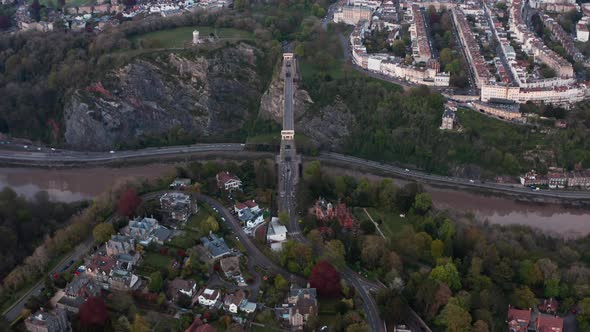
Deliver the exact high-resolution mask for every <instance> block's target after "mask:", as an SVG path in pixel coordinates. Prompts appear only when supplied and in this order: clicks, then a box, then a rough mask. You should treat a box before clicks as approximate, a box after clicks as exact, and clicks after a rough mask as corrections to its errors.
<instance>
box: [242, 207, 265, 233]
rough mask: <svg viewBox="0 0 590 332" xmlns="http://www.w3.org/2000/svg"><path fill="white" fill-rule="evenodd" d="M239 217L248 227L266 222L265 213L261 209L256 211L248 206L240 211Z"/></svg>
mask: <svg viewBox="0 0 590 332" xmlns="http://www.w3.org/2000/svg"><path fill="white" fill-rule="evenodd" d="M238 219H239V220H240V222H241V223H242V224H243V225H244V226H246V227H247V228H254V227H256V226H258V225H260V224H262V223H263V222H264V215H263V213H262V212H261V211H260V210H258V212H256V213H254V212H252V210H250V208H248V207H247V208H245V209H242V210H240V211H239V212H238Z"/></svg>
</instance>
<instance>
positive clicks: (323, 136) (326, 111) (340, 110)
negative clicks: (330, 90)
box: [258, 77, 354, 150]
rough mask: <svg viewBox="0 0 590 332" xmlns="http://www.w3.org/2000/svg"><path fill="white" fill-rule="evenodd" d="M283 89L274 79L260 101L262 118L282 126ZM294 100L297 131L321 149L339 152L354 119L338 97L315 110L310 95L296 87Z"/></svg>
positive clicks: (277, 79) (259, 114) (281, 84)
mask: <svg viewBox="0 0 590 332" xmlns="http://www.w3.org/2000/svg"><path fill="white" fill-rule="evenodd" d="M283 88H284V84H283V81H282V80H281V79H280V78H279V77H275V78H274V79H273V81H272V82H271V84H270V86H269V88H268V89H267V90H266V92H265V93H264V94H263V95H262V98H261V100H260V112H259V113H258V116H259V117H260V118H262V119H270V120H274V121H276V122H278V123H282V116H283V103H284V101H285V98H284V95H283ZM294 101H295V132H299V133H302V134H304V135H305V136H307V137H309V138H310V139H311V140H312V141H313V143H314V144H315V145H317V146H321V147H322V148H327V149H334V150H337V149H338V148H340V147H342V145H343V143H344V140H345V139H346V137H347V136H348V135H349V134H350V128H352V124H353V122H354V116H353V115H352V113H351V112H350V110H348V108H347V107H346V105H345V104H344V102H343V101H342V99H341V98H340V97H339V96H336V97H335V98H334V102H333V103H332V104H331V105H328V106H325V107H322V108H320V109H319V110H317V109H316V110H314V109H313V100H312V99H311V97H310V96H309V93H308V92H307V91H305V90H303V89H300V88H299V87H298V86H297V85H296V90H295V96H294Z"/></svg>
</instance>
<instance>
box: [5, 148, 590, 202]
mask: <svg viewBox="0 0 590 332" xmlns="http://www.w3.org/2000/svg"><path fill="white" fill-rule="evenodd" d="M294 148H295V146H294V145H293V149H294ZM199 152H240V153H252V154H256V153H257V152H250V151H246V150H245V146H244V144H240V143H218V144H214V143H212V144H195V145H189V146H171V147H162V148H147V149H142V150H128V151H117V152H115V153H112V154H111V153H109V152H88V153H86V152H79V151H65V150H62V151H61V152H60V153H50V152H27V151H18V150H12V149H10V150H6V149H3V147H1V146H0V161H2V160H5V161H14V162H22V163H27V162H33V161H37V162H43V163H44V164H45V165H50V166H61V165H62V164H64V163H68V162H75V163H98V164H101V163H109V162H113V161H124V160H130V159H134V158H138V157H143V158H147V157H157V156H166V155H176V154H179V153H186V154H190V153H199ZM313 158H315V159H318V160H323V161H326V162H340V163H349V164H350V165H358V166H364V167H367V168H371V169H375V170H378V171H380V172H385V173H387V174H392V175H395V176H397V177H401V178H408V179H413V180H418V181H422V182H425V183H434V184H442V185H448V186H451V187H458V189H462V188H471V189H481V190H490V191H493V192H496V193H505V194H518V195H521V196H527V197H533V198H534V197H537V198H555V199H562V200H590V191H572V190H562V189H559V190H539V191H533V190H531V189H529V188H526V187H523V186H521V185H510V184H497V183H491V182H484V181H479V180H474V181H473V183H472V182H471V181H470V179H465V178H457V177H448V176H441V175H434V174H429V173H425V172H420V171H417V170H408V171H406V170H405V169H404V168H401V167H397V166H394V165H392V164H384V163H380V162H376V161H371V160H366V159H361V158H356V157H352V156H348V155H343V154H338V153H332V152H322V153H320V155H319V156H318V157H313ZM290 169H292V170H293V171H296V170H297V167H296V166H295V165H293V166H292V168H290Z"/></svg>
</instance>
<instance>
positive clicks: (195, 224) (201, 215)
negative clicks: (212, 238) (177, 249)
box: [185, 205, 211, 232]
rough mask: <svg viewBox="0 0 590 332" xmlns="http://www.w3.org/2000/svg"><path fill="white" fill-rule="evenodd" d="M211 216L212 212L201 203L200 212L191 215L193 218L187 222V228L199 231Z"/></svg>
mask: <svg viewBox="0 0 590 332" xmlns="http://www.w3.org/2000/svg"><path fill="white" fill-rule="evenodd" d="M209 216H211V214H209V211H208V210H207V209H206V208H205V207H204V206H202V205H199V212H197V214H195V215H193V216H191V218H190V219H189V220H188V222H187V223H186V226H185V228H187V229H190V230H192V231H195V232H197V231H198V230H199V227H200V225H201V223H202V222H203V221H205V220H207V218H209Z"/></svg>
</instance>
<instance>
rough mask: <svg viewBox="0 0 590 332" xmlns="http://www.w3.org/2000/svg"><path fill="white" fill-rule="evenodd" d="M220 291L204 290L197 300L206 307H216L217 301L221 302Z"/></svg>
mask: <svg viewBox="0 0 590 332" xmlns="http://www.w3.org/2000/svg"><path fill="white" fill-rule="evenodd" d="M219 295H220V294H219V291H218V290H217V289H210V288H203V289H202V290H201V291H200V292H199V296H198V297H197V300H198V301H199V304H200V305H202V306H205V307H211V306H214V305H215V303H216V302H217V300H219Z"/></svg>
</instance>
